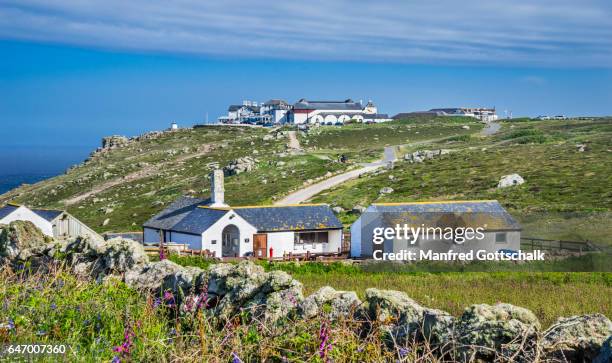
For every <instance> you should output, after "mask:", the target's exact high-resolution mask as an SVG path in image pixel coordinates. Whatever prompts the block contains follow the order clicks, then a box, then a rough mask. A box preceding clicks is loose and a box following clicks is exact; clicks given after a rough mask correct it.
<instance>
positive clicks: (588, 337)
mask: <svg viewBox="0 0 612 363" xmlns="http://www.w3.org/2000/svg"><path fill="white" fill-rule="evenodd" d="M610 335H612V322H611V321H610V319H608V318H607V317H605V316H604V315H601V314H592V315H581V316H572V317H569V318H559V319H558V320H557V322H556V323H555V324H553V325H552V326H551V327H550V328H548V330H546V331H545V332H544V334H543V338H542V346H543V349H544V351H545V353H546V354H547V356H551V357H554V358H555V359H560V360H568V361H580V362H581V361H585V360H586V361H589V360H592V359H594V358H595V357H596V356H597V355H598V353H599V351H600V349H601V347H602V345H603V343H604V341H605V340H606V339H607V338H608V337H609V336H610Z"/></svg>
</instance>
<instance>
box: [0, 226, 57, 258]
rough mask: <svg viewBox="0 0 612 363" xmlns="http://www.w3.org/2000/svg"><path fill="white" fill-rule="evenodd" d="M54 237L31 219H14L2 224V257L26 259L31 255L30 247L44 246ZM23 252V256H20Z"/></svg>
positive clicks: (0, 236) (0, 252) (0, 235)
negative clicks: (45, 233)
mask: <svg viewBox="0 0 612 363" xmlns="http://www.w3.org/2000/svg"><path fill="white" fill-rule="evenodd" d="M51 242H53V239H52V238H50V237H48V236H46V235H44V234H43V233H42V231H41V230H40V229H39V228H38V227H36V226H35V225H34V223H32V222H30V221H13V222H11V223H9V224H8V225H0V258H2V257H6V258H8V259H15V258H18V257H19V258H20V259H25V258H27V257H29V256H30V253H28V252H27V250H29V249H33V248H34V249H38V248H44V247H45V246H46V245H48V244H49V243H51ZM20 254H21V256H20Z"/></svg>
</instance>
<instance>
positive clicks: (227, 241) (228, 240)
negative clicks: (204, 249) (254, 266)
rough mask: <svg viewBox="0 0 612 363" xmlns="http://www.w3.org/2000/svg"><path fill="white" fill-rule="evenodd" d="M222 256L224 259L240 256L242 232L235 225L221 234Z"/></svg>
mask: <svg viewBox="0 0 612 363" xmlns="http://www.w3.org/2000/svg"><path fill="white" fill-rule="evenodd" d="M221 254H222V257H238V256H240V230H239V229H238V227H236V226H234V225H233V224H230V225H229V226H227V227H225V228H223V231H222V232H221Z"/></svg>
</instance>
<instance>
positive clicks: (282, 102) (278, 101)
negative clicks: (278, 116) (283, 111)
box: [264, 98, 289, 106]
mask: <svg viewBox="0 0 612 363" xmlns="http://www.w3.org/2000/svg"><path fill="white" fill-rule="evenodd" d="M264 105H266V106H275V105H279V106H281V105H282V106H288V105H289V104H288V103H287V101H285V100H281V99H277V98H273V99H271V100H269V101H268V102H266V103H264Z"/></svg>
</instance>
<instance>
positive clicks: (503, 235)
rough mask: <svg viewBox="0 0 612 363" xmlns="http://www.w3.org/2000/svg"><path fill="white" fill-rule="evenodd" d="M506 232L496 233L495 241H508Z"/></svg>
mask: <svg viewBox="0 0 612 363" xmlns="http://www.w3.org/2000/svg"><path fill="white" fill-rule="evenodd" d="M506 242H508V241H507V239H506V233H495V243H506Z"/></svg>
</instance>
